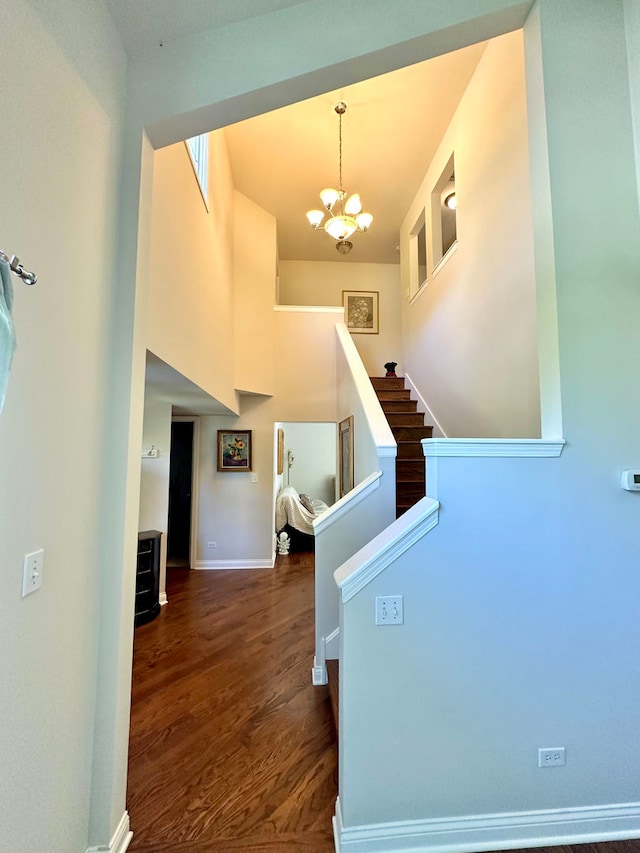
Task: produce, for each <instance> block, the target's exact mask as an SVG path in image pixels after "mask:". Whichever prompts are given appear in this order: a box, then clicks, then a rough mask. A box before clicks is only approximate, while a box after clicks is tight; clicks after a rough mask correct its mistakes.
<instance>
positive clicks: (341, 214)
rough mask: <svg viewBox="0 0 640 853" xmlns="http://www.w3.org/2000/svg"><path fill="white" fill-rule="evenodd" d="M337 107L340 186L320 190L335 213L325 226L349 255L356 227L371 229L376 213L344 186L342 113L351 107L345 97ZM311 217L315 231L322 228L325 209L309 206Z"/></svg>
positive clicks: (344, 253)
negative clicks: (335, 188) (373, 214)
mask: <svg viewBox="0 0 640 853" xmlns="http://www.w3.org/2000/svg"><path fill="white" fill-rule="evenodd" d="M334 110H335V111H336V113H337V114H338V151H339V169H340V170H339V175H338V189H337V190H334V189H332V188H331V187H327V188H326V189H324V190H322V192H321V193H320V198H321V200H322V203H323V205H324V206H325V208H326V209H327V210H328V211H329V213H330V214H331V216H330V217H329V219H327V221H326V222H325V223H324V230H325V231H326V232H327V234H328V235H329V236H330V237H333V239H334V240H335V241H336V249H337V250H338V251H339V252H340V254H342V255H347V254H348V253H349V252H350V251H351V249H352V248H353V243H352V242H351V241H350V240H349V237H351V235H352V234H353V233H354V232H356V231H360V232H362V233H364V232H365V231H367V230H368V228H369V226H370V225H371V223H372V222H373V216H372V215H371V214H370V213H365V212H363V210H362V203H361V201H360V196H359V195H358V193H353V195H350V196H349V197H347V193H346V192H345V190H343V188H342V116H343V115H344V114H345V113H346V111H347V105H346V104H345V102H344V101H338V103H337V104H336V105H335V107H334ZM307 219H308V220H309V224H310V225H311V227H312V228H313V229H314V231H318V230H319V229H320V228H321V227H322V220H323V219H324V211H322V210H309V211H308V212H307Z"/></svg>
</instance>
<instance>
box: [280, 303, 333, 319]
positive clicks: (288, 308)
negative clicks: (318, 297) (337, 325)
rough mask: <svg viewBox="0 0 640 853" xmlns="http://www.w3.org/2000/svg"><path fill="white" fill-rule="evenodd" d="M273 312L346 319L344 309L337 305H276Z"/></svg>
mask: <svg viewBox="0 0 640 853" xmlns="http://www.w3.org/2000/svg"><path fill="white" fill-rule="evenodd" d="M273 310H274V311H280V312H282V313H283V314H285V313H287V312H290V313H295V314H336V315H337V316H339V317H340V318H343V317H344V308H342V307H341V306H340V307H338V306H336V305H274V306H273Z"/></svg>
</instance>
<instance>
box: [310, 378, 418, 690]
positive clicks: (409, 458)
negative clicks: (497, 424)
mask: <svg viewBox="0 0 640 853" xmlns="http://www.w3.org/2000/svg"><path fill="white" fill-rule="evenodd" d="M369 379H370V381H371V384H372V386H373V389H374V391H375V392H376V396H377V398H378V400H379V402H380V406H381V407H382V411H383V412H384V415H385V417H386V419H387V422H388V423H389V426H390V427H391V432H392V433H393V437H394V438H395V440H396V444H397V447H398V452H397V456H396V518H398V517H399V516H400V515H402V513H403V512H406V510H408V509H409V508H410V507H412V506H414V504H416V503H417V502H418V501H419V500H420V499H421V498H423V497H424V496H425V494H426V479H425V465H424V453H423V450H422V439H424V438H431V436H432V434H433V427H431V426H428V425H426V424H425V422H424V414H422V413H421V412H418V402H417V400H412V399H411V391H410V390H407V389H405V387H404V378H403V377H401V376H398V377H390V376H389V377H387V376H385V377H381V376H370V377H369ZM327 669H328V663H327ZM334 680H337V677H336V679H334ZM329 684H330V685H331V678H329Z"/></svg>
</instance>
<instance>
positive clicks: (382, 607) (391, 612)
mask: <svg viewBox="0 0 640 853" xmlns="http://www.w3.org/2000/svg"><path fill="white" fill-rule="evenodd" d="M403 622H404V604H403V601H402V596H401V595H376V625H402V624H403Z"/></svg>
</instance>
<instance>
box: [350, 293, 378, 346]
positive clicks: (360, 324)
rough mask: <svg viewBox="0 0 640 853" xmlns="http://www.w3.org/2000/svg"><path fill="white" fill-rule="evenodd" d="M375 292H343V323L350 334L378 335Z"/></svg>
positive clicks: (376, 294) (376, 297)
mask: <svg viewBox="0 0 640 853" xmlns="http://www.w3.org/2000/svg"><path fill="white" fill-rule="evenodd" d="M378 302H379V293H378V291H377V290H343V291H342V304H343V305H344V322H345V323H346V325H347V329H349V331H350V332H351V333H352V334H357V335H377V334H379V310H378Z"/></svg>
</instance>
